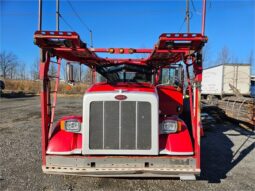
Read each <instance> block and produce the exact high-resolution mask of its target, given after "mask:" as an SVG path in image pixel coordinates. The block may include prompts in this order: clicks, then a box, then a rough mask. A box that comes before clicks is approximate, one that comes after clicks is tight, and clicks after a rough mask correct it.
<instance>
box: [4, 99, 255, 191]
mask: <svg viewBox="0 0 255 191" xmlns="http://www.w3.org/2000/svg"><path fill="white" fill-rule="evenodd" d="M81 105H82V98H81V97H78V98H77V97H75V98H74V97H66V98H63V97H62V98H59V101H58V110H57V116H59V117H60V116H62V115H65V114H69V115H70V114H79V113H81V111H82V107H81ZM0 111H1V112H0V190H232V191H234V190H238V191H239V190H255V150H254V146H255V134H254V133H253V132H248V131H246V130H244V129H241V128H240V127H238V126H237V125H234V124H232V123H230V122H227V121H224V122H221V123H214V124H212V125H211V126H210V127H209V128H208V129H207V131H206V136H205V137H204V138H202V159H201V160H202V161H201V166H202V173H201V176H200V177H198V180H197V181H180V180H177V179H138V178H132V179H124V178H91V177H77V176H64V175H46V174H43V173H42V170H41V151H40V147H41V145H40V139H41V137H40V133H41V132H40V123H41V121H40V105H39V97H37V96H36V97H25V98H1V99H0Z"/></svg>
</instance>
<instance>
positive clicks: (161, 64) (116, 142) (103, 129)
mask: <svg viewBox="0 0 255 191" xmlns="http://www.w3.org/2000/svg"><path fill="white" fill-rule="evenodd" d="M204 16H205V1H204V6H203V19H202V33H184V34H183V33H164V34H162V35H160V37H159V41H158V42H157V44H156V45H155V46H154V48H152V49H137V48H87V46H86V43H84V42H82V41H81V39H80V37H79V35H78V34H77V33H75V32H65V31H61V32H59V31H36V32H35V34H34V43H35V44H36V45H37V46H39V47H40V48H41V53H42V59H41V63H40V80H41V82H42V88H41V94H40V96H41V113H42V169H43V171H44V172H45V173H58V174H72V175H83V176H106V177H107V176H111V177H113V176H117V177H122V176H123V177H127V176H132V177H145V176H148V177H180V178H181V179H194V178H195V175H198V174H199V173H200V170H201V168H200V128H201V120H200V86H201V80H202V54H201V51H202V47H203V46H204V44H205V43H206V42H207V37H206V36H205V35H204ZM98 52H104V53H110V54H136V53H147V54H149V56H148V57H147V58H144V59H118V58H101V57H99V56H98V55H97V54H96V53H98ZM53 58H56V60H57V61H52V59H53ZM62 59H65V60H68V61H74V62H78V63H81V64H85V65H87V66H88V67H90V68H91V70H92V72H93V81H94V82H95V80H96V79H97V76H102V77H103V78H104V79H105V81H104V82H95V83H94V84H93V85H92V86H91V87H90V88H89V89H88V90H87V91H86V93H85V94H84V97H83V103H81V104H82V105H83V113H82V114H80V115H76V116H63V117H62V118H61V119H60V120H59V121H57V122H56V123H54V113H55V108H56V100H57V89H58V83H59V76H60V65H61V60H62ZM51 64H57V65H58V70H57V75H56V76H50V75H49V74H48V71H49V66H50V65H51ZM183 66H185V67H186V72H187V78H185V80H187V81H188V89H189V91H188V92H189V106H190V108H191V109H190V110H186V109H185V105H184V104H183V99H184V96H183V92H184V91H183V84H184V78H183V77H184V75H183V72H184V70H183ZM191 68H192V69H193V72H194V76H195V77H194V79H192V80H191V79H190V77H189V76H190V75H189V70H190V69H191ZM51 79H55V86H54V90H53V91H52V90H51V83H50V82H51ZM191 81H192V83H191ZM188 119H191V120H190V121H191V126H190V128H191V129H188V127H187V124H188V123H189V122H187V121H188Z"/></svg>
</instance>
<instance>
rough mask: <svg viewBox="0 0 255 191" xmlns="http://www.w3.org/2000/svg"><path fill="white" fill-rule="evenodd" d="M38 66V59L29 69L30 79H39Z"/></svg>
mask: <svg viewBox="0 0 255 191" xmlns="http://www.w3.org/2000/svg"><path fill="white" fill-rule="evenodd" d="M39 64H40V59H39V58H36V59H35V60H34V62H33V64H32V67H31V79H32V80H38V79H39Z"/></svg>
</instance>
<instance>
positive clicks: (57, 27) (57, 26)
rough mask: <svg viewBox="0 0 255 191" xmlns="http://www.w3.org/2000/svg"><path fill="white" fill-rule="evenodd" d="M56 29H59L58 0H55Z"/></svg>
mask: <svg viewBox="0 0 255 191" xmlns="http://www.w3.org/2000/svg"><path fill="white" fill-rule="evenodd" d="M56 31H59V0H56Z"/></svg>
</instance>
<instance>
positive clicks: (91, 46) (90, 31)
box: [89, 30, 93, 48]
mask: <svg viewBox="0 0 255 191" xmlns="http://www.w3.org/2000/svg"><path fill="white" fill-rule="evenodd" d="M89 34H90V48H93V36H92V35H93V34H92V30H89Z"/></svg>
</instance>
